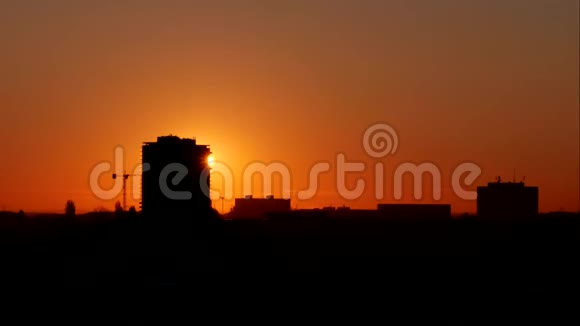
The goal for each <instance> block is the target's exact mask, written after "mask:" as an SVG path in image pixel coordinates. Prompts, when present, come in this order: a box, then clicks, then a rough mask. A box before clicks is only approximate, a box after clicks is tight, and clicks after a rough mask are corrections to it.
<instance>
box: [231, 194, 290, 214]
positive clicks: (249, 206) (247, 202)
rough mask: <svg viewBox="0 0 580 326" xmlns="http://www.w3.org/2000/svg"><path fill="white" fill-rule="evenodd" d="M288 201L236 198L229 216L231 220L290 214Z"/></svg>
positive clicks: (269, 197)
mask: <svg viewBox="0 0 580 326" xmlns="http://www.w3.org/2000/svg"><path fill="white" fill-rule="evenodd" d="M290 209H291V207H290V199H283V198H274V197H273V196H267V197H266V198H253V197H252V196H246V197H244V198H236V199H235V204H234V207H233V209H232V211H231V213H230V214H229V216H230V217H232V218H264V217H266V216H267V215H269V214H277V213H287V212H290Z"/></svg>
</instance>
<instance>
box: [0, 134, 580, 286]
mask: <svg viewBox="0 0 580 326" xmlns="http://www.w3.org/2000/svg"><path fill="white" fill-rule="evenodd" d="M210 153H211V152H210V150H209V147H208V146H207V145H197V144H196V142H195V139H180V138H178V137H174V136H167V137H159V138H158V140H157V142H155V143H144V144H143V164H144V165H145V164H149V165H150V167H149V169H147V170H146V169H144V171H143V175H142V200H143V202H142V210H141V211H140V212H137V210H136V209H134V208H131V209H130V210H128V211H125V207H123V206H121V205H120V204H117V205H116V208H115V211H114V212H94V213H89V214H77V213H76V208H75V206H74V202H72V201H69V202H67V203H66V208H65V209H64V210H63V213H64V214H63V215H58V214H56V215H44V216H42V215H41V216H27V215H26V213H25V212H19V213H6V212H5V213H1V214H0V255H1V257H2V258H3V263H4V264H3V268H2V269H1V272H0V273H1V274H2V275H1V278H0V279H1V280H3V282H2V284H3V286H4V287H5V288H14V289H19V290H22V289H31V290H40V289H54V290H62V289H88V290H98V291H103V290H104V291H113V292H116V291H124V290H149V289H153V290H155V289H168V290H177V291H189V292H187V293H191V292H196V293H199V292H200V291H204V290H207V291H209V293H220V295H226V294H239V293H256V291H264V292H268V293H270V294H284V293H288V292H292V293H301V294H302V295H304V294H308V293H313V292H319V291H322V292H321V293H323V294H328V293H336V292H342V291H345V290H352V289H354V290H368V291H375V292H377V293H382V294H388V295H394V294H402V295H406V296H411V297H412V296H416V295H418V294H420V293H432V294H438V293H439V294H441V293H447V294H449V293H456V294H461V295H467V294H470V293H473V292H476V293H479V292H481V291H483V292H488V293H490V294H493V295H494V296H497V293H499V292H501V293H505V292H506V291H512V292H513V293H516V294H524V295H525V294H531V295H536V294H538V293H548V292H552V291H555V292H562V291H564V292H565V291H572V289H573V288H574V287H573V286H572V285H576V280H577V275H580V274H578V271H579V270H580V269H579V268H578V267H577V262H576V260H577V257H578V248H580V246H579V244H580V243H579V242H580V237H579V235H580V233H579V232H580V228H579V226H580V225H579V223H580V214H578V213H574V214H568V213H553V214H538V212H537V209H538V202H537V196H538V190H537V188H533V187H532V188H529V187H525V186H524V185H523V184H505V185H504V184H502V183H500V182H498V183H496V184H489V185H488V187H480V188H479V189H478V193H479V194H483V195H482V196H481V197H480V200H479V201H478V213H479V214H477V215H473V216H469V215H466V216H462V217H459V218H452V216H451V207H450V205H446V204H441V205H397V204H378V206H377V209H376V210H351V209H348V208H346V207H340V208H328V207H326V208H322V209H312V210H291V209H290V207H291V204H290V201H289V200H284V199H276V198H272V197H268V198H263V199H258V198H251V197H246V198H243V199H237V200H236V207H234V209H233V211H232V214H228V215H226V216H221V215H220V214H218V213H217V212H216V211H215V210H213V209H212V208H211V201H210V199H209V198H208V197H207V196H206V194H205V193H204V191H203V189H200V181H199V180H205V179H203V178H205V177H207V182H203V184H204V185H205V186H207V187H206V188H209V185H210V182H209V174H205V173H206V172H205V171H207V168H208V165H209V163H208V155H209V154H210ZM173 163H179V164H181V165H182V166H184V167H185V168H187V169H188V172H189V173H188V174H187V176H186V177H184V178H182V179H181V181H180V182H178V183H177V184H173V185H172V187H173V188H172V189H170V190H171V191H174V194H175V191H180V192H182V193H183V192H189V193H190V194H191V198H189V199H187V200H183V198H179V199H171V198H169V197H167V196H166V194H167V189H164V188H163V187H164V186H167V187H170V183H168V184H166V185H162V183H161V182H160V181H159V180H160V176H163V174H164V169H165V167H166V166H168V165H170V164H173ZM173 172H176V171H173ZM200 178H201V179H200ZM205 190H207V189H205ZM480 206H481V207H480ZM480 208H481V209H480ZM522 214H523V215H522ZM498 291H499V292H498Z"/></svg>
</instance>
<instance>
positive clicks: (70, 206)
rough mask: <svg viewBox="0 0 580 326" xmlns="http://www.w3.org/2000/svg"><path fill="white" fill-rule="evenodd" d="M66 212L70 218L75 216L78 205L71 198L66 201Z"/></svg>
mask: <svg viewBox="0 0 580 326" xmlns="http://www.w3.org/2000/svg"><path fill="white" fill-rule="evenodd" d="M64 214H65V216H66V217H68V218H72V217H75V215H76V207H75V203H74V202H73V201H72V200H69V201H67V202H66V208H65V210H64Z"/></svg>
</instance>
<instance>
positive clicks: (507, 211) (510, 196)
mask: <svg viewBox="0 0 580 326" xmlns="http://www.w3.org/2000/svg"><path fill="white" fill-rule="evenodd" d="M538 193H539V192H538V187H529V186H526V185H525V184H524V183H523V182H501V179H500V178H498V179H497V182H490V183H488V185H487V186H486V187H477V216H479V217H486V218H491V217H509V218H518V217H533V216H536V215H538V210H539V206H538Z"/></svg>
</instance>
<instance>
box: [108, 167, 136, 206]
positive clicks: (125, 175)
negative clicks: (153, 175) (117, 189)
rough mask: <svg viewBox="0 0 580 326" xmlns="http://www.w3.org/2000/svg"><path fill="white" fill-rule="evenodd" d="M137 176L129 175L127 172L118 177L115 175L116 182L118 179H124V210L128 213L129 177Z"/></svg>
mask: <svg viewBox="0 0 580 326" xmlns="http://www.w3.org/2000/svg"><path fill="white" fill-rule="evenodd" d="M133 176H137V174H127V171H124V172H123V175H118V174H117V173H113V180H116V179H117V177H122V178H123V210H124V211H127V179H129V177H133Z"/></svg>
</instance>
